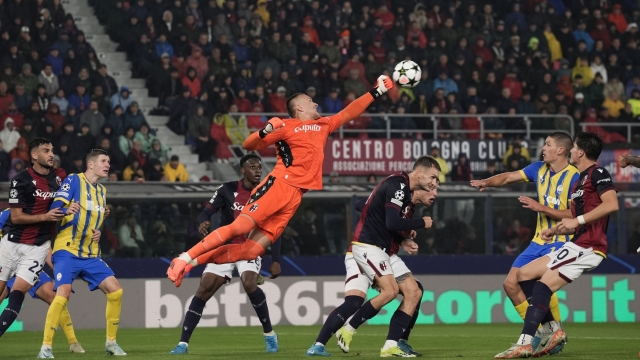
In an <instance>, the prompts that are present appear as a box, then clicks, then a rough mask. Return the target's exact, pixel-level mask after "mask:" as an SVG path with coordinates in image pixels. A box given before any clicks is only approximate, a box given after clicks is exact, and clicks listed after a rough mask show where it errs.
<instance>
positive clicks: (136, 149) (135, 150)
mask: <svg viewBox="0 0 640 360" xmlns="http://www.w3.org/2000/svg"><path fill="white" fill-rule="evenodd" d="M127 159H128V160H129V163H133V162H134V161H137V162H138V163H139V164H140V167H141V168H142V169H144V168H145V165H146V164H147V153H145V152H144V151H142V143H141V142H140V141H139V140H134V141H133V147H132V148H131V152H130V153H129V154H128V156H127Z"/></svg>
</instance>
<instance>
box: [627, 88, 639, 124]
mask: <svg viewBox="0 0 640 360" xmlns="http://www.w3.org/2000/svg"><path fill="white" fill-rule="evenodd" d="M627 104H629V105H631V113H632V116H633V117H634V118H635V117H638V116H640V90H637V89H634V90H633V92H632V93H631V97H630V98H629V100H627Z"/></svg>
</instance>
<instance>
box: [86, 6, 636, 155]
mask: <svg viewBox="0 0 640 360" xmlns="http://www.w3.org/2000/svg"><path fill="white" fill-rule="evenodd" d="M96 9H97V12H96V13H97V15H98V17H99V18H100V21H101V22H102V23H104V24H106V25H107V30H108V32H109V34H110V36H111V37H112V39H114V40H116V41H118V42H119V43H120V44H121V48H122V49H123V50H126V51H127V53H128V55H129V58H130V59H131V60H132V61H133V62H134V70H135V73H136V75H137V76H139V77H145V78H147V83H148V86H149V88H150V91H151V92H152V95H154V96H158V97H159V98H160V106H161V107H162V108H164V109H165V111H166V112H167V113H168V114H170V115H171V121H170V124H169V125H170V127H171V128H172V129H173V130H174V131H176V132H179V133H181V134H183V133H186V134H188V137H189V139H190V142H191V144H192V145H194V146H196V147H197V149H198V154H199V155H200V158H201V159H203V160H204V159H209V158H210V157H211V156H212V155H213V156H214V157H218V158H220V157H225V156H228V155H229V154H228V153H227V150H226V149H227V146H226V145H228V144H229V143H235V140H234V139H233V138H232V136H230V133H233V132H240V133H241V132H246V131H249V130H252V129H255V128H261V127H263V126H264V123H265V121H266V118H264V117H261V116H259V115H256V116H253V117H247V118H242V119H240V118H237V117H233V118H232V119H231V120H235V121H227V120H224V121H222V120H216V121H214V122H213V123H210V122H209V119H212V118H215V119H217V115H216V114H219V115H220V116H223V114H228V113H229V112H249V113H251V112H256V113H259V112H263V111H267V112H282V113H284V112H285V111H286V109H285V103H286V98H287V97H288V96H290V95H292V94H294V93H297V92H306V93H308V94H309V95H310V96H311V97H312V98H313V99H314V101H315V102H316V103H318V105H319V108H320V109H321V111H322V112H327V113H335V112H337V111H339V110H341V109H342V108H344V106H346V105H348V104H349V102H351V101H353V99H355V98H356V97H358V96H360V95H362V94H363V93H364V92H366V91H367V89H369V87H370V86H371V84H373V83H374V82H375V79H376V78H377V77H378V76H379V75H380V74H387V75H389V74H390V73H391V72H392V70H393V67H394V66H395V65H396V64H397V63H398V62H399V61H400V60H403V59H411V60H414V61H416V62H417V63H419V65H420V66H421V68H422V81H421V82H420V83H419V84H418V85H417V86H416V87H415V88H413V89H399V88H395V89H394V90H393V91H390V92H389V93H388V95H385V96H384V97H383V98H382V100H381V101H377V102H376V103H375V104H374V105H373V106H371V108H369V112H370V113H390V114H393V113H416V114H468V116H467V117H465V118H463V119H461V120H454V119H446V118H436V119H435V121H436V122H437V126H438V128H439V129H440V130H441V131H443V133H441V134H440V135H439V136H441V137H445V138H450V137H451V136H465V135H456V134H454V135H452V134H450V133H447V130H449V131H450V130H467V131H468V133H467V135H466V136H467V137H470V138H474V137H477V136H478V131H477V130H478V127H479V126H480V125H479V122H478V121H477V117H476V114H542V115H549V117H548V118H547V117H545V118H537V119H535V120H534V124H533V127H534V128H537V129H564V130H569V129H570V128H571V124H569V122H570V121H571V120H568V118H563V117H558V116H554V115H556V114H561V115H563V114H567V115H571V116H572V117H573V119H574V120H573V121H575V123H576V124H574V125H576V129H579V127H577V126H578V124H579V123H582V122H587V123H593V125H590V126H589V129H590V130H597V131H599V132H600V133H601V134H603V135H604V137H605V139H606V141H607V142H616V141H621V142H624V141H626V140H627V134H626V128H625V127H624V126H622V127H604V126H602V124H606V123H607V122H634V121H636V120H637V119H638V116H640V61H638V59H640V48H639V47H638V42H639V40H640V32H639V31H638V24H640V8H639V5H638V3H637V2H633V1H623V0H599V1H595V0H544V1H524V2H522V3H520V2H497V1H495V2H491V3H485V2H475V1H473V0H466V1H457V2H446V1H439V0H423V1H416V0H406V1H394V2H390V1H374V2H371V1H365V0H353V1H341V2H336V1H326V0H310V1H293V0H289V1H287V0H274V1H267V0H257V1H256V0H227V1H217V0H210V1H207V0H172V1H170V0H130V1H120V0H112V1H100V2H96ZM199 107H200V108H202V114H203V116H204V118H205V119H206V120H207V124H205V125H202V122H201V121H200V120H199V117H200V116H201V115H197V114H196V112H197V111H199V110H196V109H198V108H199ZM185 110H186V111H185ZM224 116H228V115H224ZM387 121H391V127H392V128H393V129H395V130H415V129H432V128H433V124H432V120H431V119H430V118H423V117H415V118H406V117H395V118H394V117H393V116H389V117H388V118H384V117H371V118H370V117H363V118H361V119H358V120H356V121H354V122H352V123H351V124H349V125H348V126H347V128H351V129H367V128H368V129H381V128H386V122H387ZM220 124H222V125H223V126H224V127H223V128H219V127H218V125H220ZM208 125H210V126H208ZM484 126H485V128H486V129H487V132H488V133H489V136H490V137H492V138H500V137H501V136H503V135H502V134H503V131H504V130H522V129H524V127H525V124H524V122H522V121H521V120H518V119H517V118H514V119H505V118H488V119H485V120H484ZM207 131H208V134H207ZM207 135H208V137H207ZM397 135H398V136H416V135H412V133H411V132H407V133H398V134H397ZM633 135H634V136H636V137H638V136H640V131H635V128H634V134H633ZM363 136H364V135H363ZM205 140H206V141H205ZM212 146H213V148H214V149H213V150H211V147H212Z"/></svg>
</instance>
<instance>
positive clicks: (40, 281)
mask: <svg viewBox="0 0 640 360" xmlns="http://www.w3.org/2000/svg"><path fill="white" fill-rule="evenodd" d="M15 281H16V278H15V276H14V277H12V278H11V279H10V280H9V281H7V287H8V288H9V291H11V288H12V287H13V283H14V282H15ZM48 282H53V280H52V279H51V277H50V276H49V275H48V274H47V273H46V272H44V271H42V272H40V276H39V277H38V282H37V283H35V285H33V286H32V287H31V289H30V290H29V295H31V297H32V298H34V299H37V298H38V297H37V296H36V292H37V291H38V289H40V286H42V285H44V284H46V283H48Z"/></svg>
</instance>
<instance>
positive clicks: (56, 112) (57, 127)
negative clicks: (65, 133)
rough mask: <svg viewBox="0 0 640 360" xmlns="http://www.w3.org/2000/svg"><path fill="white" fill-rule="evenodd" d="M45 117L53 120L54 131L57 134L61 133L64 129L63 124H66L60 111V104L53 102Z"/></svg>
mask: <svg viewBox="0 0 640 360" xmlns="http://www.w3.org/2000/svg"><path fill="white" fill-rule="evenodd" d="M45 118H46V119H47V120H48V121H50V122H51V124H52V126H53V131H54V132H55V133H56V134H59V133H60V131H61V130H62V125H64V116H63V115H62V113H61V112H60V107H59V106H58V104H56V103H51V105H49V110H48V111H47V114H46V115H45Z"/></svg>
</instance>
